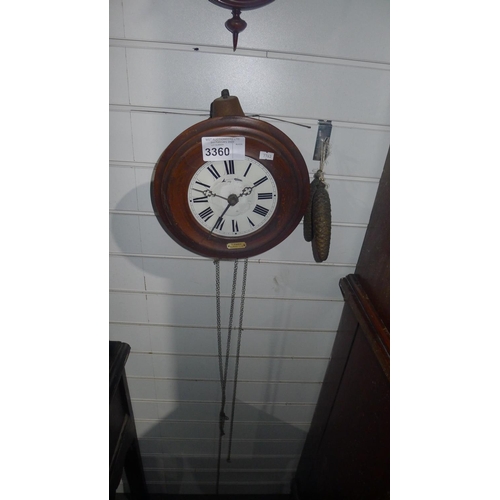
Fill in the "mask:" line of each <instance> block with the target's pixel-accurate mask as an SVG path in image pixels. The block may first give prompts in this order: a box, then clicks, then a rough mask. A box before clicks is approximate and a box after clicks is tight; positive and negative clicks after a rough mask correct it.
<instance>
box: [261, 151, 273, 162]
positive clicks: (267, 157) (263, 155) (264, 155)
mask: <svg viewBox="0 0 500 500" xmlns="http://www.w3.org/2000/svg"><path fill="white" fill-rule="evenodd" d="M259 160H274V153H266V152H265V151H261V152H260V154H259Z"/></svg>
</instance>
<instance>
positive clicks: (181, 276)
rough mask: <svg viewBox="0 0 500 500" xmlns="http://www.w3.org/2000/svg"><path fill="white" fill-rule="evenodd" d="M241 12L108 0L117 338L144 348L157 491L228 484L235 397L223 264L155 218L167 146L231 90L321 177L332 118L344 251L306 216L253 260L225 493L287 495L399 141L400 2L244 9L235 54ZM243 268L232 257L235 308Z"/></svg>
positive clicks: (332, 172)
mask: <svg viewBox="0 0 500 500" xmlns="http://www.w3.org/2000/svg"><path fill="white" fill-rule="evenodd" d="M229 17H230V12H229V11H228V10H225V9H221V8H218V7H216V6H214V5H213V4H211V3H209V2H208V0H189V1H188V0H110V226H109V227H110V289H111V291H110V323H111V325H110V338H111V339H112V340H120V341H123V342H127V343H129V344H130V345H131V347H132V352H131V354H130V357H129V360H128V362H127V366H126V370H127V375H128V380H129V386H130V393H131V398H132V404H133V409H134V412H135V418H136V422H137V429H138V433H139V438H140V445H141V450H142V453H143V459H144V465H145V468H146V476H147V481H148V484H149V489H150V492H152V493H163V492H165V493H185V494H189V493H213V492H214V484H215V478H216V456H217V444H218V424H217V416H218V412H219V398H220V384H219V381H218V360H217V341H216V328H215V326H216V314H215V298H214V296H215V268H214V264H213V262H212V261H211V260H209V259H204V258H201V257H198V256H196V255H194V254H190V253H189V252H188V251H186V250H184V249H183V248H181V247H179V246H178V245H177V244H176V243H174V242H173V241H172V240H171V239H170V238H169V237H168V236H167V235H166V234H165V233H164V232H163V230H162V229H161V227H160V225H159V223H158V221H157V220H156V218H155V216H154V214H153V211H152V207H151V202H150V196H149V183H150V179H151V174H152V171H153V167H154V164H155V162H156V160H157V159H158V157H159V155H160V153H161V152H162V151H163V150H164V149H165V148H166V146H167V145H168V144H169V143H170V142H171V141H172V140H173V139H174V138H175V137H176V136H177V135H178V134H179V133H180V132H182V131H183V130H184V129H185V128H187V127H188V126H190V125H192V124H194V123H196V122H198V121H201V120H203V119H205V118H206V117H207V116H208V110H209V107H210V103H211V102H212V101H213V100H214V99H215V98H217V97H219V96H220V92H221V90H222V89H224V88H228V89H229V91H230V92H231V94H232V95H236V96H238V98H239V100H240V103H241V105H242V107H243V110H244V111H245V113H246V114H247V115H252V114H258V115H265V116H272V117H273V118H262V119H266V120H268V121H269V122H271V123H272V124H273V125H275V126H277V127H278V128H280V129H281V130H283V131H284V132H285V133H286V134H288V135H289V136H290V137H291V138H292V140H293V141H294V142H295V143H296V145H297V146H298V148H299V149H300V151H301V152H302V154H303V156H304V158H305V160H306V163H307V165H308V168H309V170H310V172H311V174H312V173H313V172H314V171H315V170H316V169H317V168H318V162H316V161H313V160H312V157H313V149H314V145H315V139H316V133H317V123H318V120H319V119H327V120H332V123H333V131H332V137H331V145H332V148H331V155H330V157H329V161H328V164H327V167H326V173H327V181H328V184H329V193H330V197H331V201H332V219H333V222H332V240H331V249H330V255H329V258H328V260H327V261H326V262H324V263H322V264H316V263H315V262H314V259H313V257H312V252H311V248H310V244H308V243H306V242H305V241H304V240H303V238H302V225H300V226H299V227H298V228H297V230H296V231H295V232H294V233H293V234H292V235H291V236H290V237H289V238H288V239H287V240H286V241H285V242H283V243H282V244H280V245H279V246H278V247H276V248H274V249H272V250H270V251H268V252H266V253H264V254H262V255H260V256H258V257H255V258H252V259H250V262H249V278H248V283H247V291H246V301H245V317H244V333H243V341H242V359H241V366H240V381H239V383H238V394H237V407H236V420H237V423H236V424H235V431H234V443H233V459H232V463H231V464H227V463H226V462H225V460H223V462H222V473H221V492H222V493H254V494H259V493H261V494H265V493H288V492H289V489H290V482H291V479H292V476H293V472H294V470H295V469H296V466H297V463H298V459H299V456H300V453H301V449H302V446H303V443H304V440H305V437H306V434H307V431H308V428H309V425H310V421H311V417H312V414H313V411H314V407H315V403H316V400H317V397H318V394H319V390H320V386H321V382H322V379H323V375H324V372H325V368H326V366H327V363H328V361H329V355H330V351H331V347H332V344H333V341H334V338H335V332H336V328H337V326H338V322H339V318H340V314H341V310H342V306H343V302H342V296H341V293H340V290H339V287H338V281H339V279H340V278H341V277H342V276H345V275H346V274H348V273H350V272H352V271H353V269H354V265H355V263H356V261H357V258H358V254H359V251H360V248H361V244H362V242H363V237H364V233H365V230H366V225H367V222H368V220H369V216H370V212H371V207H372V205H373V201H374V197H375V193H376V190H377V187H378V181H379V178H380V174H381V172H382V167H383V165H384V161H385V157H386V154H387V151H388V148H389V2H388V0H371V1H370V2H367V1H365V0H312V1H307V2H305V1H303V0H276V1H275V2H274V3H272V4H271V5H269V6H267V7H264V8H262V9H257V10H254V11H248V12H246V13H244V15H242V17H243V18H244V19H245V20H246V21H247V22H248V27H247V29H246V30H245V31H244V32H243V33H242V34H241V35H240V41H239V48H238V50H237V51H236V53H233V51H232V48H231V35H230V33H229V32H228V31H227V30H226V29H225V28H224V22H225V21H226V19H228V18H229ZM274 118H276V119H274ZM278 119H281V120H288V121H291V122H297V123H300V124H301V125H305V126H306V127H304V126H298V125H293V124H290V123H285V122H282V121H278ZM240 274H241V273H240ZM231 277H232V264H231V263H227V262H226V263H222V273H221V278H222V293H223V296H224V297H223V307H224V311H227V306H228V302H229V295H230V288H231ZM237 307H238V304H237ZM225 317H227V314H226V316H225ZM223 322H224V323H225V321H223ZM234 344H235V342H233V345H234ZM229 394H231V386H230V387H229ZM225 442H226V443H227V441H225Z"/></svg>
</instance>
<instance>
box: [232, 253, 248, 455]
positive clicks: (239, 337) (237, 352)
mask: <svg viewBox="0 0 500 500" xmlns="http://www.w3.org/2000/svg"><path fill="white" fill-rule="evenodd" d="M247 268H248V259H245V262H244V264H243V282H242V284H241V302H240V324H239V326H238V343H237V347H236V363H235V367H234V384H233V401H232V404H231V422H230V428H229V449H228V452H227V461H228V462H231V447H232V444H233V424H234V407H235V404H236V386H237V384H238V369H239V366H240V348H241V333H242V332H243V310H244V308H245V289H246V286H247Z"/></svg>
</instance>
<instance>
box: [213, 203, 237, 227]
mask: <svg viewBox="0 0 500 500" xmlns="http://www.w3.org/2000/svg"><path fill="white" fill-rule="evenodd" d="M232 206H233V205H232V204H231V203H228V204H227V207H226V208H225V209H224V211H223V212H222V213H221V214H220V215H219V217H218V219H217V221H216V222H215V224H214V227H213V228H212V230H211V231H210V235H212V233H213V231H214V229H215V228H216V227H217V226H218V225H219V222H220V221H221V220H222V217H224V215H225V214H226V212H227V211H228V210H229V209H230V208H231V207H232Z"/></svg>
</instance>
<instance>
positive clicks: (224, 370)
mask: <svg viewBox="0 0 500 500" xmlns="http://www.w3.org/2000/svg"><path fill="white" fill-rule="evenodd" d="M214 264H215V295H216V309H217V346H218V357H219V376H220V382H221V392H222V396H221V409H220V412H219V451H218V459H217V482H216V494H217V495H218V494H219V480H220V463H221V452H222V436H224V435H225V432H224V424H225V422H226V420H229V417H227V415H226V413H225V406H226V385H227V374H228V366H229V353H230V349H231V333H232V329H233V315H234V302H235V297H236V281H237V276H238V261H237V260H235V261H234V268H233V286H232V290H231V305H230V310H229V325H228V330H227V343H226V358H225V363H224V362H223V359H222V327H221V314H220V260H218V259H216V260H214ZM247 268H248V259H245V261H244V268H243V282H242V286H241V302H240V317H239V327H238V341H237V354H236V365H235V375H234V384H233V400H232V405H231V422H230V426H231V427H230V435H229V452H228V456H227V461H228V462H230V461H231V460H230V457H231V445H232V438H233V422H234V407H235V403H236V385H237V380H238V369H239V359H240V349H241V333H242V331H243V310H244V302H245V288H246V281H247ZM223 365H224V366H223Z"/></svg>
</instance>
